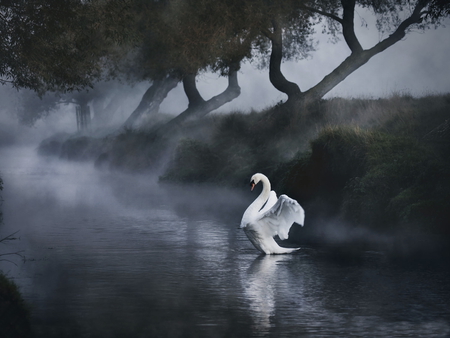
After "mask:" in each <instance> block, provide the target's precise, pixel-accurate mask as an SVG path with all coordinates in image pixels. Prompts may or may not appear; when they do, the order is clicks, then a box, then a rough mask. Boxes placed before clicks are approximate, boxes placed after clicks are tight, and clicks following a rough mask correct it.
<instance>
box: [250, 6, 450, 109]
mask: <svg viewBox="0 0 450 338" xmlns="http://www.w3.org/2000/svg"><path fill="white" fill-rule="evenodd" d="M247 2H248V3H254V1H252V0H249V1H247ZM281 2H286V3H289V6H291V7H293V8H294V10H293V11H292V13H295V14H296V16H297V17H292V16H286V14H283V13H279V12H276V11H272V12H271V11H265V12H264V13H260V15H261V16H263V17H264V18H265V21H264V25H262V26H261V34H262V36H263V37H265V38H266V39H268V41H270V45H271V51H270V62H269V63H270V64H269V77H270V81H271V83H272V84H273V86H274V87H275V88H277V89H278V90H280V91H281V92H283V93H285V94H286V95H287V96H288V100H287V102H286V104H292V103H294V104H299V103H305V104H308V103H311V102H314V101H315V100H317V99H320V98H322V97H323V96H324V95H325V94H326V93H328V92H329V91H330V90H331V89H333V88H334V87H335V86H336V85H338V84H339V83H340V82H341V81H343V80H344V79H345V78H346V77H347V76H349V75H350V74H352V73H353V72H354V71H355V70H357V69H358V68H360V67H361V66H363V65H364V64H365V63H367V62H368V61H369V60H370V59H371V58H372V57H373V56H375V55H377V54H379V53H382V52H383V51H385V50H386V49H387V48H389V47H391V46H392V45H394V44H396V43H397V42H399V41H400V40H402V39H403V38H404V37H405V35H406V34H407V33H408V32H409V31H410V30H411V29H412V28H417V29H421V30H424V29H427V28H430V27H437V26H438V25H440V24H441V20H442V19H443V18H445V17H448V16H449V11H450V2H449V1H447V0H298V1H295V0H292V1H288V0H287V1H278V2H277V1H275V2H274V3H281ZM357 9H368V10H369V11H370V12H372V13H373V15H375V17H376V22H377V24H376V27H377V29H378V30H379V31H380V33H382V34H381V35H383V36H385V38H384V39H382V40H380V41H379V42H378V43H376V44H375V45H374V46H372V47H370V48H368V49H364V48H363V47H362V45H361V42H360V40H359V39H358V37H357V34H356V32H355V13H356V11H357ZM305 19H307V20H308V21H305ZM308 23H309V24H311V23H313V24H315V25H316V24H318V23H323V24H324V30H325V31H327V32H328V33H330V34H332V35H333V36H334V37H339V36H342V37H343V39H344V41H345V43H346V44H347V46H348V48H349V50H350V55H349V56H348V57H347V58H346V59H345V60H344V61H342V63H341V64H339V65H338V66H337V67H336V68H335V69H334V70H333V71H332V72H331V73H329V74H328V75H327V76H325V77H324V78H323V79H322V80H321V81H320V82H319V83H317V84H316V85H315V86H313V87H311V88H310V89H308V90H306V91H302V90H301V89H300V87H299V85H298V84H296V83H294V82H291V81H288V80H287V79H286V78H285V77H284V75H283V73H282V71H281V63H282V61H283V60H286V59H288V58H291V57H295V56H296V54H295V53H294V54H293V53H289V52H288V51H289V48H292V45H294V46H295V45H298V43H299V42H300V46H302V44H303V46H305V45H304V43H305V41H308V40H300V41H299V42H298V41H295V39H299V37H301V36H304V37H305V38H306V37H310V36H311V35H310V34H311V32H312V31H311V30H310V29H311V28H312V26H310V25H308ZM295 31H297V34H295ZM293 32H294V34H293ZM293 39H294V40H293ZM262 46H263V48H262V51H263V52H264V51H267V49H266V46H265V45H264V44H262ZM306 46H308V45H306ZM310 46H311V45H310ZM303 50H305V49H303ZM297 55H298V54H297Z"/></svg>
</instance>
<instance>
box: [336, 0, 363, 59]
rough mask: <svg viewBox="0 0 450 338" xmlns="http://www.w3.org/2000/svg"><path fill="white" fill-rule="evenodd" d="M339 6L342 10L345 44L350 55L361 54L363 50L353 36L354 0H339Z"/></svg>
mask: <svg viewBox="0 0 450 338" xmlns="http://www.w3.org/2000/svg"><path fill="white" fill-rule="evenodd" d="M341 4H342V8H343V10H344V13H343V19H342V22H341V23H342V34H343V35H344V39H345V42H346V43H347V45H348V47H349V48H350V50H351V51H352V53H357V52H361V51H362V50H363V48H362V46H361V44H360V43H359V41H358V38H357V37H356V34H355V24H354V20H355V0H341Z"/></svg>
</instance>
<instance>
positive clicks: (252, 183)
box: [250, 181, 256, 191]
mask: <svg viewBox="0 0 450 338" xmlns="http://www.w3.org/2000/svg"><path fill="white" fill-rule="evenodd" d="M255 185H256V184H255V182H253V181H251V182H250V186H251V189H250V191H253V188H255Z"/></svg>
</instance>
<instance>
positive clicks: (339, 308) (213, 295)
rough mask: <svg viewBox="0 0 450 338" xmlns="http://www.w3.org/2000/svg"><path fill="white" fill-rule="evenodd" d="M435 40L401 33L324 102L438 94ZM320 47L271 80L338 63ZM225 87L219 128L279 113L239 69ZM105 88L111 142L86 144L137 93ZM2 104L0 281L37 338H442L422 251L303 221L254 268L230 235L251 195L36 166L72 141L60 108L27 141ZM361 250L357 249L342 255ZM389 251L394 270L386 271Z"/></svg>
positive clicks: (173, 109)
mask: <svg viewBox="0 0 450 338" xmlns="http://www.w3.org/2000/svg"><path fill="white" fill-rule="evenodd" d="M373 24H374V23H373V22H368V27H365V26H363V25H361V26H360V27H359V28H358V32H357V33H358V35H359V36H360V38H361V41H362V42H363V46H364V47H369V46H371V45H373V44H374V43H376V42H377V41H379V39H380V37H379V36H378V33H376V31H375V30H374V29H373ZM357 26H358V25H357ZM449 37H450V35H449V34H448V28H446V27H440V28H438V29H437V30H429V31H426V32H425V33H419V32H416V31H413V32H410V33H409V34H407V36H406V38H405V39H404V41H401V42H399V43H397V44H396V45H394V46H392V47H391V48H389V49H388V50H386V51H385V52H383V53H382V54H380V55H377V56H375V57H374V58H373V59H372V60H370V61H369V62H368V64H366V65H364V66H362V67H361V68H360V69H358V70H357V71H356V72H355V73H354V74H352V75H350V76H349V77H348V78H347V79H345V80H344V81H343V82H342V83H341V84H339V85H338V86H337V87H336V88H334V89H333V90H332V91H331V92H330V93H328V94H327V96H326V98H332V97H345V98H359V97H363V98H377V97H387V96H390V95H392V94H393V93H406V94H411V95H413V96H423V95H427V94H436V93H447V92H450V76H449V75H450V63H449V62H448V55H449V54H450V38H449ZM318 40H319V42H320V43H319V45H318V48H317V51H316V52H314V53H312V54H311V57H310V58H309V59H307V60H300V61H289V62H285V63H284V64H283V68H282V69H283V72H284V73H285V75H286V77H287V78H288V79H289V80H291V81H294V82H296V83H298V84H299V85H300V88H301V89H302V90H307V89H308V88H310V87H311V86H313V85H315V84H316V83H317V82H319V81H320V80H321V79H322V78H323V77H324V76H325V75H327V74H328V73H329V72H330V71H331V70H332V69H334V68H335V67H336V66H337V65H338V64H340V63H341V62H342V61H343V60H344V59H345V57H347V56H348V54H349V51H348V48H347V47H346V45H345V44H344V43H343V42H342V41H340V42H338V43H336V44H331V43H328V41H327V40H328V37H327V36H324V35H320V37H319V39H318ZM238 76H239V83H240V86H241V89H242V90H241V95H240V96H239V97H238V98H237V99H235V100H233V101H232V102H230V103H228V104H226V105H224V106H223V107H221V108H220V109H219V110H218V112H217V113H226V112H232V111H244V112H250V111H252V110H256V111H259V110H262V109H264V108H267V107H271V106H273V105H275V104H276V103H278V102H280V101H284V100H285V99H286V97H285V95H284V94H282V93H280V92H278V91H277V90H276V89H275V88H274V87H273V86H272V85H271V84H270V82H269V78H268V70H267V69H262V70H260V69H257V67H256V66H255V65H254V64H250V63H246V64H243V66H242V68H241V71H240V73H239V75H238ZM114 85H117V86H119V91H120V95H121V96H120V97H121V108H120V109H119V110H118V111H117V112H116V113H115V115H114V119H113V120H112V121H110V123H109V125H108V128H109V129H107V130H106V131H104V130H103V131H100V128H98V129H99V130H97V129H95V128H93V129H92V130H91V131H92V132H93V134H95V133H96V132H98V133H99V134H98V135H100V132H101V133H102V134H101V135H106V134H107V133H108V132H114V131H117V129H118V128H119V126H121V124H122V123H123V122H124V121H125V120H126V119H127V117H128V116H129V114H131V112H132V111H133V110H134V109H135V108H136V106H137V105H138V104H139V101H140V98H141V96H142V95H143V93H144V92H145V90H146V89H147V88H148V86H149V85H150V84H149V83H140V84H136V85H133V86H131V85H122V84H120V85H119V84H116V83H115V84H114ZM226 85H227V81H226V79H225V78H222V77H219V76H217V75H216V74H211V73H205V74H201V75H200V76H199V78H198V87H199V90H200V92H201V93H202V95H203V96H204V98H205V99H208V98H210V97H212V96H214V95H217V94H218V93H219V92H220V91H222V90H223V89H225V87H226ZM120 86H122V87H120ZM117 95H118V94H117ZM0 97H1V105H0V177H1V178H2V179H3V182H4V189H3V191H2V192H1V197H2V199H3V205H2V211H3V223H2V224H0V238H1V237H4V236H6V235H8V234H11V233H14V232H16V231H18V233H17V235H16V236H15V237H17V239H16V240H14V241H10V242H8V243H7V245H5V246H1V247H0V250H2V251H0V253H2V252H17V251H20V252H21V255H22V256H23V258H24V259H22V257H20V256H13V257H12V258H11V260H12V261H13V262H14V264H12V263H9V262H4V261H0V269H1V270H2V271H4V272H5V273H6V274H7V276H8V277H10V278H11V279H12V280H14V281H15V282H16V284H17V285H18V286H19V289H20V291H21V292H22V294H23V296H24V298H25V301H26V302H27V303H28V304H30V307H31V308H32V315H31V322H32V325H33V327H34V329H35V330H36V336H37V337H46V338H47V337H62V336H65V337H94V336H100V337H114V336H117V335H120V334H122V335H124V336H125V335H127V336H155V337H156V336H158V337H161V336H166V337H178V336H183V335H188V336H189V335H191V336H194V335H195V336H199V337H203V336H204V337H216V336H217V337H218V336H246V337H251V336H274V337H275V336H279V335H282V336H292V337H297V336H299V335H301V334H303V335H304V336H311V337H316V336H317V332H320V333H321V334H322V335H323V336H325V335H328V336H342V337H345V336H350V335H357V336H367V335H369V336H380V337H381V336H393V335H401V336H417V335H423V336H427V337H443V336H448V335H449V334H450V321H449V320H448V318H450V313H449V307H448V304H449V303H450V288H449V286H448V283H446V282H445V281H447V280H448V278H449V277H450V276H449V275H448V270H446V269H441V267H440V266H439V264H436V265H434V264H430V263H429V261H426V263H423V262H422V261H421V259H417V258H418V255H419V256H420V251H418V252H419V253H418V252H414V255H415V256H414V255H413V256H409V255H410V253H411V252H410V251H408V250H409V249H408V248H407V246H408V245H409V244H411V243H410V242H408V243H406V242H402V240H403V239H402V237H401V236H399V237H392V236H387V235H380V234H377V233H375V232H374V231H371V230H368V229H363V228H358V229H355V228H354V227H352V226H350V225H348V224H345V223H343V222H339V221H337V220H335V219H332V220H330V219H316V220H315V222H316V223H315V224H314V223H313V224H311V220H310V219H309V217H308V210H306V222H305V227H304V228H300V227H298V226H294V228H295V229H294V232H295V234H296V236H298V237H296V238H298V239H299V240H300V241H301V240H302V236H305V238H309V240H308V241H304V242H302V243H301V244H302V245H301V246H302V250H300V251H299V253H297V254H294V255H289V256H278V257H264V256H260V255H259V252H258V251H257V250H256V249H255V248H254V247H253V246H252V245H251V243H250V242H249V241H248V239H247V238H246V237H245V234H244V233H243V231H242V230H241V229H239V223H240V219H241V217H242V213H243V212H244V210H245V209H246V207H247V206H248V205H249V204H250V203H251V202H252V200H253V199H254V198H255V197H256V196H257V194H258V192H259V190H257V191H256V192H253V193H252V192H250V191H249V189H248V185H247V184H243V185H242V187H239V188H234V189H232V188H223V187H218V186H213V185H211V184H210V185H197V186H194V185H192V184H187V185H171V184H166V183H164V184H163V183H158V175H151V174H141V173H123V172H116V171H107V170H98V169H96V168H95V167H94V164H93V163H92V162H82V163H80V162H74V161H65V160H62V159H59V158H57V157H43V156H38V155H37V152H36V148H37V146H38V144H39V142H40V141H42V140H43V139H45V138H48V137H51V136H53V135H55V134H58V133H67V134H68V135H72V134H76V133H77V132H78V131H77V124H76V117H75V107H74V105H73V104H65V105H60V106H59V107H58V109H56V110H55V111H53V112H51V113H50V114H49V115H48V116H47V117H45V118H43V119H39V120H38V121H37V122H36V124H35V125H33V126H32V127H29V126H24V125H20V123H19V122H18V119H17V111H16V108H17V105H20V102H18V100H20V96H18V95H17V91H16V90H15V89H11V88H8V87H6V86H3V87H2V88H0ZM108 100H111V98H108ZM187 104H188V101H187V99H186V97H185V95H184V93H183V89H182V86H181V85H178V86H177V87H176V88H175V89H174V90H172V91H171V92H170V93H169V95H168V97H167V98H166V100H164V102H163V104H162V106H161V109H160V111H161V112H162V113H167V114H171V115H176V114H178V113H180V112H182V111H183V110H184V109H186V107H187ZM78 135H81V133H79V134H78ZM314 226H316V228H314ZM308 236H309V237H308ZM427 240H428V239H424V240H423V241H420V242H418V243H417V246H421V245H429V244H430V243H429V242H427ZM320 241H321V242H320ZM318 242H320V243H321V245H318V244H317V243H318ZM361 242H363V243H366V242H370V243H369V244H371V245H368V246H365V245H362V246H356V245H355V248H356V250H355V251H353V250H348V251H350V254H348V251H347V250H345V249H348V248H350V249H352V245H353V244H355V243H361ZM403 244H404V245H405V246H404V247H403V246H402V245H403ZM431 245H433V243H431ZM342 247H344V250H341V249H343V248H342ZM393 247H395V248H396V250H394V251H395V252H396V253H400V257H401V258H404V257H405V256H408V259H407V262H405V261H401V262H400V263H398V262H397V261H396V259H398V256H396V257H395V258H394V259H392V257H391V256H389V254H388V253H387V252H388V251H389V250H391V249H392V248H393ZM336 248H339V250H336ZM410 257H413V259H412V260H414V262H411V260H410V259H409V258H410ZM0 333H1V331H0Z"/></svg>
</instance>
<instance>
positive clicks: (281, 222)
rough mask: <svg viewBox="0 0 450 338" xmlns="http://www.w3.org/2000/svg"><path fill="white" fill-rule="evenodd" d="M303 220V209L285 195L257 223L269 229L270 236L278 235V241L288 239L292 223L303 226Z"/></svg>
mask: <svg viewBox="0 0 450 338" xmlns="http://www.w3.org/2000/svg"><path fill="white" fill-rule="evenodd" d="M304 220H305V211H304V210H303V208H302V207H301V206H300V204H298V202H297V201H296V200H293V199H292V198H290V197H288V196H286V195H281V196H280V197H279V198H278V201H277V202H276V203H275V204H274V206H273V207H272V208H270V210H267V211H266V212H265V213H263V214H262V215H261V216H260V217H259V219H258V221H259V222H261V223H264V224H265V225H266V229H270V233H271V235H272V236H275V235H278V236H279V237H280V239H287V238H288V237H289V229H290V228H291V226H292V224H293V223H294V222H295V223H298V224H300V225H301V226H303V222H304Z"/></svg>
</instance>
